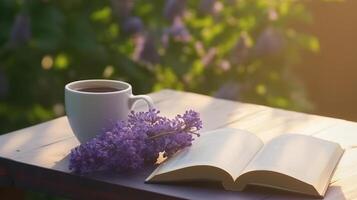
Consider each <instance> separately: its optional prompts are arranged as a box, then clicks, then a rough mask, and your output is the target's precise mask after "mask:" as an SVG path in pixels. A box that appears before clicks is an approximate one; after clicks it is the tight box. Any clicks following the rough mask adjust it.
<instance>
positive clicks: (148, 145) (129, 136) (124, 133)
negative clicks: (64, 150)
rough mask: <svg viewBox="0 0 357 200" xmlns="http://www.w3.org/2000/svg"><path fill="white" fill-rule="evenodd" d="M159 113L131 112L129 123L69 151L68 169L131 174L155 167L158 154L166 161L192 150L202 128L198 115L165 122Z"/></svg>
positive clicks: (80, 172)
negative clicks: (162, 154) (180, 152)
mask: <svg viewBox="0 0 357 200" xmlns="http://www.w3.org/2000/svg"><path fill="white" fill-rule="evenodd" d="M159 113H160V111H158V110H156V109H150V110H149V111H147V112H134V111H132V112H131V113H130V114H129V116H128V121H126V122H124V121H120V122H117V123H115V124H114V125H113V127H111V128H110V129H107V130H105V131H104V132H103V133H102V134H100V135H98V136H97V137H95V138H93V139H92V140H90V141H88V142H86V143H85V144H82V145H80V146H78V147H76V148H74V149H72V150H71V154H70V163H69V169H70V170H71V171H73V172H75V173H79V174H84V173H89V172H94V171H104V170H114V171H124V170H134V169H138V168H140V167H142V166H144V165H145V164H154V163H155V162H156V160H157V158H158V156H159V153H160V152H163V153H164V156H166V157H169V156H171V155H173V154H174V153H176V152H177V151H179V150H180V149H183V148H185V147H188V146H191V144H192V141H193V140H194V137H193V136H194V135H196V136H199V134H198V131H199V130H200V129H201V128H202V121H201V119H200V116H199V113H197V112H195V111H193V110H188V111H186V112H185V113H184V114H183V115H177V116H176V117H175V118H174V119H168V118H166V117H163V116H160V115H159Z"/></svg>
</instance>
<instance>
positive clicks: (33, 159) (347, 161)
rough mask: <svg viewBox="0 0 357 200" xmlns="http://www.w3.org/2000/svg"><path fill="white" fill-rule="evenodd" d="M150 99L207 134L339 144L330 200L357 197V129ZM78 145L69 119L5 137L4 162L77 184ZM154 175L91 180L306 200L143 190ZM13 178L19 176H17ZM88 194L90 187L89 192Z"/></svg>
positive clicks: (185, 96)
mask: <svg viewBox="0 0 357 200" xmlns="http://www.w3.org/2000/svg"><path fill="white" fill-rule="evenodd" d="M149 95H150V96H151V97H152V98H153V99H154V102H155V106H156V107H157V108H158V109H159V110H161V112H162V114H163V115H165V116H169V117H173V116H174V115H176V114H178V113H182V112H184V111H185V110H187V109H194V110H196V111H198V112H200V113H201V117H202V120H203V123H204V130H203V131H206V130H213V129H216V128H220V127H235V128H240V129H245V130H248V131H251V132H253V133H255V134H256V135H258V136H259V137H260V138H262V140H263V141H268V140H270V139H271V138H273V137H275V136H277V135H279V134H284V133H288V132H289V133H300V134H308V135H314V136H315V137H319V138H323V139H328V140H331V141H336V142H339V143H340V144H341V145H342V146H343V147H345V148H346V149H347V150H346V153H345V155H344V156H343V157H342V159H341V162H340V165H339V166H338V168H337V169H336V173H335V176H334V177H333V179H332V184H331V186H332V187H330V189H329V191H328V193H327V195H326V199H333V197H342V196H343V195H345V196H347V197H356V191H357V188H356V185H357V178H351V177H356V176H357V172H355V170H354V169H356V167H357V150H356V149H354V147H355V146H356V145H357V135H356V134H357V133H356V132H357V123H354V122H348V121H345V120H341V119H334V118H329V117H322V116H316V115H308V114H303V113H298V112H292V111H286V110H281V109H273V108H269V107H266V106H260V105H254V104H246V103H238V102H232V101H227V100H222V99H214V98H211V97H208V96H204V95H199V94H193V93H186V92H177V91H172V90H163V91H160V92H157V93H152V94H149ZM136 109H137V110H145V109H147V108H146V106H145V105H144V103H138V105H137V106H136ZM77 145H78V141H77V140H76V139H75V137H74V136H73V133H72V131H71V129H70V127H69V125H68V122H67V119H66V118H65V117H62V118H59V119H55V120H52V121H49V122H46V123H43V124H40V125H37V126H34V127H30V128H26V129H23V130H19V131H15V132H13V133H10V134H6V135H2V136H0V157H2V158H7V159H9V160H7V161H6V162H5V163H13V161H16V162H15V163H17V165H19V166H20V167H19V169H22V168H21V167H25V166H27V165H31V166H38V167H41V169H42V168H43V169H42V170H45V169H46V170H49V171H51V170H52V171H56V172H58V173H59V175H58V176H59V177H61V176H64V177H66V178H65V179H66V180H67V179H74V180H77V179H78V180H77V181H79V180H80V179H81V178H80V177H77V176H73V175H68V172H69V171H68V153H69V151H70V149H72V148H73V147H75V146H77ZM0 161H1V160H0ZM0 163H1V162H0ZM25 164H26V165H25ZM34 169H36V170H37V169H40V168H34ZM151 170H152V169H150V168H149V169H145V170H144V171H142V172H140V173H139V174H136V175H132V174H131V175H126V174H115V175H113V174H109V175H108V174H98V175H93V176H92V177H90V178H91V180H92V179H94V180H97V181H99V182H100V183H103V184H109V185H111V186H113V185H119V186H121V188H125V187H129V188H131V189H133V190H134V191H135V190H138V189H139V190H145V191H151V192H154V193H160V194H162V195H164V196H166V197H167V196H170V195H173V194H176V197H184V198H195V199H200V197H204V198H205V199H217V198H219V197H222V195H224V197H225V198H227V199H239V198H241V199H266V198H271V199H278V198H280V199H284V198H286V197H289V198H290V197H295V198H299V199H300V198H303V197H301V196H296V195H292V194H285V193H281V192H278V193H277V194H275V192H274V191H273V192H272V191H270V190H269V191H261V190H260V189H253V190H251V191H247V192H243V193H241V192H225V191H223V190H222V189H220V188H217V187H193V189H192V187H187V186H177V185H151V184H144V183H143V180H144V178H145V177H146V176H147V175H148V174H149V173H150V171H151ZM12 175H13V176H14V174H12ZM128 176H129V177H128ZM36 177H37V178H44V179H45V178H46V177H43V175H41V174H37V175H36ZM19 183H21V181H20V182H19ZM38 184H39V185H41V184H43V183H38ZM349 185H350V186H349ZM106 186H108V185H106ZM88 188H90V187H89V186H88ZM338 188H341V189H338ZM93 189H94V188H93ZM67 190H68V189H67ZM67 190H66V191H67ZM68 191H69V190H68ZM188 191H189V192H188ZM134 193H135V192H134Z"/></svg>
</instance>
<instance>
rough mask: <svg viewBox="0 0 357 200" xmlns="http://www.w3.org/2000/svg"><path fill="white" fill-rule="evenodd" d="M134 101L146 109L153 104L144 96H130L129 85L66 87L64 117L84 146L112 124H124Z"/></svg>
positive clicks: (101, 83)
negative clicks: (87, 89) (102, 90)
mask: <svg viewBox="0 0 357 200" xmlns="http://www.w3.org/2000/svg"><path fill="white" fill-rule="evenodd" d="M94 87H112V88H117V89H119V91H115V92H101V93H98V92H83V91H78V89H83V88H94ZM137 100H144V101H145V102H146V103H147V104H148V106H149V108H151V107H153V101H152V99H151V98H150V97H149V96H146V95H133V94H132V87H131V85H130V84H128V83H126V82H122V81H115V80H101V79H98V80H96V79H94V80H81V81H75V82H72V83H69V84H67V85H66V86H65V104H66V114H67V117H68V121H69V123H70V125H71V128H72V130H73V132H74V134H75V136H76V137H77V139H78V140H79V142H81V143H84V142H86V141H88V140H89V139H91V138H93V137H94V136H96V135H97V134H99V133H101V131H103V129H104V128H107V127H110V126H111V125H112V124H113V122H116V121H118V120H127V117H128V114H129V112H130V110H131V109H132V108H133V106H134V104H135V102H136V101H137Z"/></svg>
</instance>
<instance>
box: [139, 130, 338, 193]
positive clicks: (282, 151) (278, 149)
mask: <svg viewBox="0 0 357 200" xmlns="http://www.w3.org/2000/svg"><path fill="white" fill-rule="evenodd" d="M342 154H343V149H342V148H341V147H340V145H339V144H337V143H333V142H329V141H325V140H321V139H318V138H315V137H312V136H306V135H299V134H284V135H280V136H278V137H276V138H274V139H272V140H270V141H269V142H268V143H266V144H264V143H263V142H262V141H261V140H260V139H259V138H258V137H257V136H256V135H254V134H252V133H249V132H246V131H242V130H238V129H231V128H224V129H219V130H215V131H210V132H207V133H203V134H202V136H201V137H200V138H198V139H196V140H195V141H194V143H193V145H192V146H191V147H190V148H186V149H184V150H182V151H180V152H178V153H177V154H175V155H174V156H173V157H172V158H170V159H168V160H166V161H165V162H163V163H162V164H160V165H159V166H158V167H157V168H156V170H155V171H154V172H153V173H152V174H151V175H150V176H149V177H148V178H147V179H146V182H149V183H150V182H176V181H202V180H204V181H219V182H222V184H223V187H224V188H225V189H226V190H233V191H241V190H243V189H244V188H245V187H246V186H247V185H260V186H267V187H273V188H278V189H283V190H288V191H293V192H298V193H303V194H308V195H313V196H319V197H322V196H324V194H325V192H326V190H327V187H328V185H329V182H330V179H331V176H332V174H333V172H334V169H335V167H336V165H337V163H338V162H339V160H340V158H341V156H342Z"/></svg>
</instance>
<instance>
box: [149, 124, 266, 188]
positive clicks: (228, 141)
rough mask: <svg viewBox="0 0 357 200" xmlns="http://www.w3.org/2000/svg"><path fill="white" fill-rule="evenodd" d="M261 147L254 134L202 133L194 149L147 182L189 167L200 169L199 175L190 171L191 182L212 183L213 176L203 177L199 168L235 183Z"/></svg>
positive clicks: (229, 130) (230, 131)
mask: <svg viewBox="0 0 357 200" xmlns="http://www.w3.org/2000/svg"><path fill="white" fill-rule="evenodd" d="M262 146H263V143H262V141H260V140H259V138H257V137H256V136H255V135H254V134H251V133H249V132H246V131H242V130H238V129H232V128H223V129H218V130H214V131H210V132H206V133H202V134H201V136H200V137H198V138H196V140H195V141H194V142H193V144H192V146H191V147H189V148H186V149H184V150H182V151H180V152H178V153H177V154H176V155H174V156H173V157H172V158H169V159H168V160H167V161H165V162H164V163H162V164H161V165H160V166H159V167H158V168H157V169H156V170H155V171H154V172H153V173H152V174H151V175H150V176H149V177H148V178H147V181H150V180H151V179H152V178H153V177H154V176H158V175H160V174H165V173H169V172H173V171H175V170H180V169H185V168H190V167H197V170H198V171H195V172H193V173H192V171H190V175H189V176H190V177H189V178H191V179H195V178H200V177H196V176H195V175H197V176H198V174H201V176H204V177H207V179H209V177H211V176H210V174H207V173H206V174H204V173H205V172H204V169H203V168H201V169H200V166H201V167H202V166H212V167H215V168H220V169H222V170H224V171H226V172H227V173H229V174H230V176H231V177H232V182H233V181H234V179H235V178H236V177H237V176H238V175H239V174H240V173H241V171H242V170H243V169H244V168H245V167H246V166H247V164H248V163H249V161H250V160H251V159H252V158H253V157H254V155H255V154H256V153H257V152H258V151H259V150H260V148H261V147H262ZM202 170H203V171H202ZM202 174H203V175H202ZM182 177H183V175H182ZM186 177H187V176H186ZM170 179H172V181H175V180H179V179H180V177H170ZM158 181H160V180H158Z"/></svg>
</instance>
